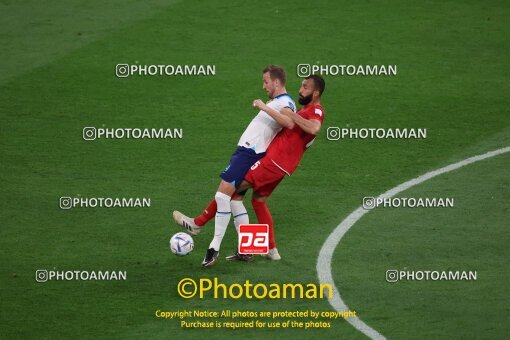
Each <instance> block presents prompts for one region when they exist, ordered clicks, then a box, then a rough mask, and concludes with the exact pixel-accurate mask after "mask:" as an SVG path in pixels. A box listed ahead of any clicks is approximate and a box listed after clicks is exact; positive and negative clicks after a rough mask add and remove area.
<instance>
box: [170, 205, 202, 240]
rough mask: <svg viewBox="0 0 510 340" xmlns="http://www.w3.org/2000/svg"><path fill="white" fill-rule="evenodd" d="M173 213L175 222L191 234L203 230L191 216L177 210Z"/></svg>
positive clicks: (196, 233)
mask: <svg viewBox="0 0 510 340" xmlns="http://www.w3.org/2000/svg"><path fill="white" fill-rule="evenodd" d="M173 215H174V220H175V223H177V224H178V225H180V226H181V227H183V228H185V229H186V231H187V232H188V233H190V234H191V235H198V234H199V233H200V232H201V231H202V228H200V227H199V226H197V225H196V224H195V222H194V221H193V219H192V218H191V217H188V216H186V215H184V214H183V213H181V212H180V211H177V210H175V211H174V213H173Z"/></svg>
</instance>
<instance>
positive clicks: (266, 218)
mask: <svg viewBox="0 0 510 340" xmlns="http://www.w3.org/2000/svg"><path fill="white" fill-rule="evenodd" d="M251 205H252V207H253V210H255V214H256V215H257V220H258V221H259V223H260V224H267V225H269V249H273V248H274V247H276V242H275V240H274V229H273V218H272V217H271V213H270V212H269V209H268V208H267V205H266V202H260V201H255V200H252V201H251Z"/></svg>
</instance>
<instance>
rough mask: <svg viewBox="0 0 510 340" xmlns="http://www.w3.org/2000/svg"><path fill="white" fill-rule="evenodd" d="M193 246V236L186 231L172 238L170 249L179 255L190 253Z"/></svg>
mask: <svg viewBox="0 0 510 340" xmlns="http://www.w3.org/2000/svg"><path fill="white" fill-rule="evenodd" d="M193 247H194V243H193V238H191V236H189V235H188V234H186V233H177V234H175V235H174V236H172V237H171V238H170V250H171V251H172V253H174V254H175V255H177V256H184V255H188V254H189V253H191V251H192V250H193Z"/></svg>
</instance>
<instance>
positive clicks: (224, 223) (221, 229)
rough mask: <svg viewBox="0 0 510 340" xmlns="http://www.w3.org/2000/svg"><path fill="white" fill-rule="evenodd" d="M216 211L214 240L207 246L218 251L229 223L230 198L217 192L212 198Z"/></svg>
mask: <svg viewBox="0 0 510 340" xmlns="http://www.w3.org/2000/svg"><path fill="white" fill-rule="evenodd" d="M214 199H215V200H216V204H217V206H218V210H217V212H216V217H215V218H214V238H213V240H212V241H211V244H210V245H209V248H214V250H216V251H219V250H220V245H221V241H222V240H223V236H225V231H227V227H228V222H230V215H231V210H230V196H228V195H225V194H223V193H221V192H217V193H216V195H215V196H214Z"/></svg>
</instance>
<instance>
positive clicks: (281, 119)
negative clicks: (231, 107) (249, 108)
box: [252, 99, 294, 129]
mask: <svg viewBox="0 0 510 340" xmlns="http://www.w3.org/2000/svg"><path fill="white" fill-rule="evenodd" d="M252 105H253V107H256V108H258V109H259V110H262V111H264V112H266V113H267V114H268V115H270V116H271V117H273V119H274V120H276V122H277V123H278V124H280V125H281V126H283V127H286V128H287V129H292V128H293V127H294V121H293V120H292V118H291V117H289V116H287V115H283V114H281V113H280V112H278V111H276V110H275V109H272V108H270V107H269V106H267V105H266V104H265V103H264V102H263V101H262V100H260V99H255V100H254V101H253V104H252ZM284 110H285V109H284Z"/></svg>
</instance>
